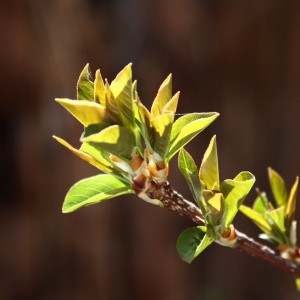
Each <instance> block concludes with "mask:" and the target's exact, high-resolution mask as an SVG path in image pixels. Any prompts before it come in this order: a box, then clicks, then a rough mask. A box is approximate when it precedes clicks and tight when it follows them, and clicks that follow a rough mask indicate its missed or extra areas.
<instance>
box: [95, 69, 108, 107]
mask: <svg viewBox="0 0 300 300" xmlns="http://www.w3.org/2000/svg"><path fill="white" fill-rule="evenodd" d="M94 99H95V102H97V103H100V104H101V105H102V106H104V107H106V95H105V85H104V82H103V79H102V76H101V73H100V70H97V71H96V78H95V81H94Z"/></svg>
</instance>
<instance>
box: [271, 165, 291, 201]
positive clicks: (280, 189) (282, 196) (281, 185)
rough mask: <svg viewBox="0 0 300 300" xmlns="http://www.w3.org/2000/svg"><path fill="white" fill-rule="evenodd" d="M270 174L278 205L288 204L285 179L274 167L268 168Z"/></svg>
mask: <svg viewBox="0 0 300 300" xmlns="http://www.w3.org/2000/svg"><path fill="white" fill-rule="evenodd" d="M268 175H269V181H270V185H271V189H272V193H273V196H274V199H275V201H276V203H277V206H278V207H280V206H282V205H286V204H287V200H288V193H287V189H286V185H285V182H284V180H283V179H282V177H281V176H280V175H279V174H278V173H277V172H276V171H274V170H273V169H272V168H268Z"/></svg>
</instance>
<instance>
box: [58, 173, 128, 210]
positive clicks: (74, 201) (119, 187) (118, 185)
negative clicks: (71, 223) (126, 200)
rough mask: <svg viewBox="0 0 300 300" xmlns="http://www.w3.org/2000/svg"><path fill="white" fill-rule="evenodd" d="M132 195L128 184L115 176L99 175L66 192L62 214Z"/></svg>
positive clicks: (78, 183) (77, 184) (79, 183)
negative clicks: (121, 196)
mask: <svg viewBox="0 0 300 300" xmlns="http://www.w3.org/2000/svg"><path fill="white" fill-rule="evenodd" d="M131 193H133V189H132V188H131V186H130V183H129V182H127V181H125V180H124V179H123V178H121V177H119V176H116V175H109V174H101V175H97V176H93V177H89V178H86V179H83V180H81V181H79V182H77V183H76V184H75V185H73V186H72V187H71V189H70V190H69V191H68V193H67V195H66V198H65V201H64V203H63V208H62V211H63V213H70V212H72V211H74V210H76V209H78V208H80V207H82V206H86V205H91V204H95V203H98V202H101V201H104V200H107V199H110V198H113V197H117V196H120V195H124V194H131Z"/></svg>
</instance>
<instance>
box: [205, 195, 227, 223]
mask: <svg viewBox="0 0 300 300" xmlns="http://www.w3.org/2000/svg"><path fill="white" fill-rule="evenodd" d="M207 209H208V210H209V212H210V215H211V218H208V219H207V221H208V223H209V224H210V225H211V226H213V227H214V226H218V225H220V224H221V218H222V216H223V213H224V197H223V194H222V193H215V194H214V195H213V196H212V197H211V198H209V199H208V200H207ZM210 219H211V220H210Z"/></svg>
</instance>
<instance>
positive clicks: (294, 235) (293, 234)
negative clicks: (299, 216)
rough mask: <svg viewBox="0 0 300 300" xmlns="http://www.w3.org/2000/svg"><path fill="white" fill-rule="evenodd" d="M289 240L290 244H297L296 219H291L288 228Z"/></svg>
mask: <svg viewBox="0 0 300 300" xmlns="http://www.w3.org/2000/svg"><path fill="white" fill-rule="evenodd" d="M289 238H290V242H291V245H292V246H296V244H297V221H295V220H294V221H292V223H291V229H290V236H289Z"/></svg>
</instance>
